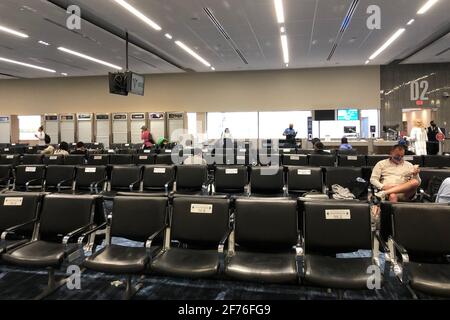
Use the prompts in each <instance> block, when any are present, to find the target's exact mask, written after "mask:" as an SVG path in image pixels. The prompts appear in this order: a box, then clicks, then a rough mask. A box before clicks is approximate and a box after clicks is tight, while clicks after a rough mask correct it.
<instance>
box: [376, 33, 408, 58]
mask: <svg viewBox="0 0 450 320" xmlns="http://www.w3.org/2000/svg"><path fill="white" fill-rule="evenodd" d="M403 32H405V29H404V28H401V29H398V30H397V31H396V32H395V33H394V34H393V35H392V36H391V37H390V38H389V39H388V41H386V42H385V43H384V44H383V45H382V46H381V47H380V48H379V49H378V50H377V51H375V52H374V53H373V54H372V55H371V56H370V58H369V59H370V60H373V59H375V58H376V57H377V56H378V55H379V54H380V53H382V52H383V51H384V50H386V48H387V47H389V46H390V45H391V44H392V42H394V41H395V40H397V38H398V37H400V36H401V35H402V33H403Z"/></svg>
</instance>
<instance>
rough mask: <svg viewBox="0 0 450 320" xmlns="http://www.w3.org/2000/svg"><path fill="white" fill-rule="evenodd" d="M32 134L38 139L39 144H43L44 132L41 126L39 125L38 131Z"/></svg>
mask: <svg viewBox="0 0 450 320" xmlns="http://www.w3.org/2000/svg"><path fill="white" fill-rule="evenodd" d="M34 136H35V137H36V138H38V139H39V142H38V145H39V146H45V132H44V127H43V126H40V127H39V129H38V132H37V133H36V134H35V135H34Z"/></svg>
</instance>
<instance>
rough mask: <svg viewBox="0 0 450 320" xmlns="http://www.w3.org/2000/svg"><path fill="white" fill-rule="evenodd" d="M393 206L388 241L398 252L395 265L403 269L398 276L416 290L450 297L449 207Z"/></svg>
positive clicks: (395, 254) (394, 253)
mask: <svg viewBox="0 0 450 320" xmlns="http://www.w3.org/2000/svg"><path fill="white" fill-rule="evenodd" d="M390 207H391V208H390V212H391V214H392V222H393V226H392V229H393V231H392V233H393V235H392V237H390V239H389V242H390V243H391V246H390V247H392V248H394V249H395V250H394V251H391V252H390V255H391V260H392V261H393V264H394V266H398V267H400V270H399V271H401V272H396V274H397V276H398V277H399V278H400V280H401V281H402V282H403V283H404V284H405V285H408V286H410V287H411V288H412V289H413V290H417V291H421V292H424V293H427V294H431V295H437V296H445V297H450V263H449V261H448V259H447V256H448V255H449V254H450V233H449V232H448V230H449V228H450V207H449V206H448V205H441V204H433V205H430V204H421V203H414V204H413V203H396V204H394V203H391V204H390ZM406 258H407V259H406ZM397 270H398V269H397Z"/></svg>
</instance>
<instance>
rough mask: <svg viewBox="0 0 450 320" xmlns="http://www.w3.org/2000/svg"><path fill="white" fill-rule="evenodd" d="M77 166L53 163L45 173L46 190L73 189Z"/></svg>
mask: <svg viewBox="0 0 450 320" xmlns="http://www.w3.org/2000/svg"><path fill="white" fill-rule="evenodd" d="M75 169H76V168H75V166H64V165H51V166H48V167H47V170H46V174H45V190H46V191H58V192H60V191H62V190H67V189H72V187H73V183H74V179H75Z"/></svg>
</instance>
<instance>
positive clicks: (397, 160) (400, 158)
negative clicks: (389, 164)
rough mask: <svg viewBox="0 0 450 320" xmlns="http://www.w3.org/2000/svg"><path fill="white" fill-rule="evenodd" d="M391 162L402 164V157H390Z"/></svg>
mask: <svg viewBox="0 0 450 320" xmlns="http://www.w3.org/2000/svg"><path fill="white" fill-rule="evenodd" d="M391 160H392V161H393V162H394V163H400V162H402V160H403V157H391Z"/></svg>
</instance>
